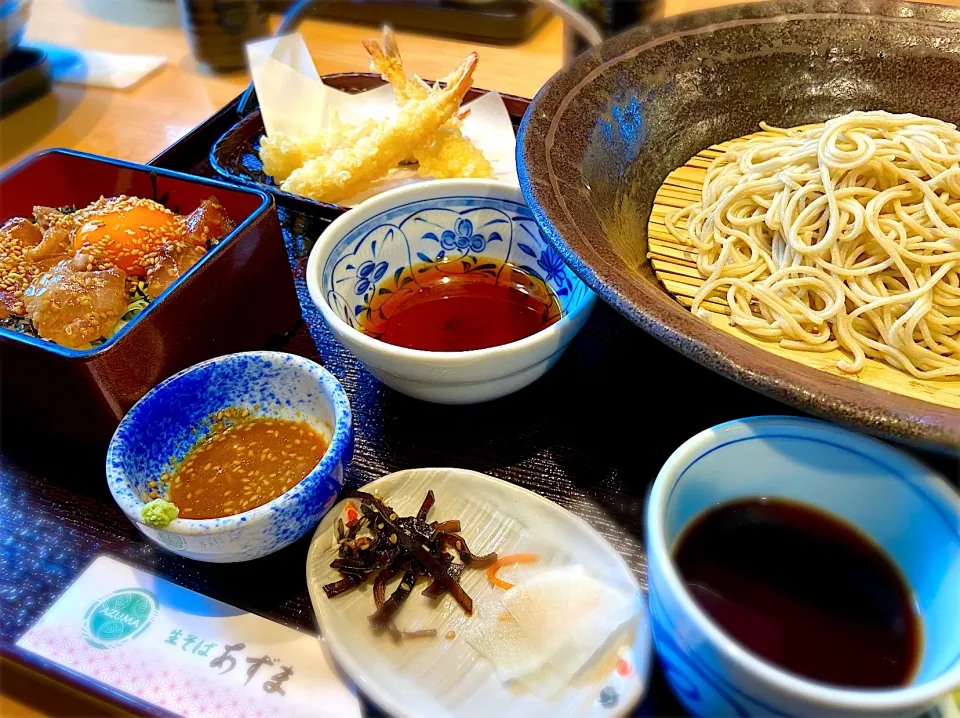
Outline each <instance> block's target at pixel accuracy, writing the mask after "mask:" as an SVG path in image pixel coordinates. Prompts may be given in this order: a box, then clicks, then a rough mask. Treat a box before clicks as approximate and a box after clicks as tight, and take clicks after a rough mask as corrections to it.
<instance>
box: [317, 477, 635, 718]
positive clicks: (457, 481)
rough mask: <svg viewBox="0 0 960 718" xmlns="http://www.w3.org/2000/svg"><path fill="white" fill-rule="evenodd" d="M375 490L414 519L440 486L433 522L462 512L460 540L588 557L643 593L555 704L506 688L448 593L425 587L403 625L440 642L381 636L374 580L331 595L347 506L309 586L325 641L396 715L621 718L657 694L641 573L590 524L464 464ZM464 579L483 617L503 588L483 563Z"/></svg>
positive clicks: (327, 527)
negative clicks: (437, 594)
mask: <svg viewBox="0 0 960 718" xmlns="http://www.w3.org/2000/svg"><path fill="white" fill-rule="evenodd" d="M375 489H376V490H377V491H379V492H380V495H381V496H382V497H383V498H384V500H385V501H386V502H387V503H388V504H389V505H390V506H392V507H393V508H394V509H395V510H396V511H397V512H398V513H399V514H400V515H401V516H410V515H413V514H415V513H416V512H417V509H418V508H419V507H420V504H421V502H422V501H423V497H424V496H425V495H426V493H427V490H428V489H432V490H433V492H434V495H435V496H436V504H435V505H434V507H433V509H432V510H431V512H430V514H429V520H431V521H433V520H439V521H443V520H449V519H459V521H460V523H461V527H462V530H461V531H460V535H461V536H463V538H464V539H466V541H467V545H468V546H469V547H470V550H471V551H472V552H474V553H475V554H478V555H482V554H485V553H487V552H489V551H496V552H497V553H498V554H500V555H501V556H503V555H507V554H513V553H536V554H539V555H540V562H539V564H538V565H539V566H544V567H549V566H563V565H571V564H581V565H582V566H583V567H584V570H585V571H586V572H587V573H588V574H590V575H591V576H593V577H594V578H596V579H597V580H600V581H603V582H604V583H607V584H609V585H611V586H613V587H615V588H618V589H620V590H622V591H624V592H628V593H634V594H635V595H637V599H638V605H640V607H641V610H640V612H639V614H638V616H637V617H636V618H635V619H634V620H633V625H632V626H628V629H627V630H624V631H621V632H619V633H617V634H616V636H615V638H614V640H613V641H611V642H609V645H608V646H606V647H605V648H604V649H602V651H603V655H601V656H599V657H597V658H595V660H593V661H591V667H590V668H588V669H587V670H585V671H584V672H583V674H582V675H580V676H577V677H576V678H575V679H574V681H572V682H571V685H570V687H568V688H567V689H566V690H565V691H564V692H562V693H561V694H559V695H558V696H557V697H556V698H555V699H553V700H550V701H546V700H543V699H541V698H539V697H537V696H535V695H533V694H532V693H529V692H526V691H524V690H522V689H520V688H518V687H516V686H513V685H512V684H504V683H502V682H501V681H500V680H499V679H498V678H497V675H496V672H495V671H494V669H493V666H492V665H491V664H490V663H489V662H488V661H487V660H486V659H484V658H483V657H482V656H481V655H480V654H478V653H476V652H475V651H474V650H473V649H472V648H471V647H470V646H469V645H468V644H467V642H466V641H465V640H464V638H463V635H464V633H465V630H466V629H467V627H468V622H469V621H470V620H471V619H470V617H468V616H466V615H465V614H464V612H463V610H462V609H461V608H460V607H459V606H458V605H457V604H456V602H455V601H454V600H453V598H451V597H450V596H449V595H446V596H444V597H443V599H441V600H440V601H439V602H433V601H430V600H429V599H427V598H424V597H423V596H421V595H420V592H421V591H422V590H423V588H425V587H426V585H427V584H426V583H419V584H418V585H417V589H415V590H414V592H413V594H412V595H411V596H410V598H409V599H408V600H407V602H406V603H405V604H404V605H403V607H402V608H401V609H400V611H399V613H398V614H397V620H396V624H397V627H398V628H400V630H404V631H412V630H418V629H422V628H435V629H437V638H420V639H405V640H403V641H402V642H400V643H394V642H393V641H392V640H391V639H390V637H389V636H388V635H387V634H386V633H374V632H373V631H372V630H371V629H370V627H369V624H368V623H367V616H369V615H370V614H371V613H373V612H374V610H375V609H374V602H373V596H372V588H371V584H372V581H368V582H367V583H366V584H364V585H363V586H362V587H360V588H358V589H354V590H352V591H350V592H348V593H346V594H344V595H341V596H338V597H337V598H334V599H328V598H327V597H326V595H325V594H324V592H323V588H322V587H323V585H324V584H326V583H330V582H332V581H335V580H337V579H339V578H340V575H339V574H338V573H337V572H336V571H334V570H333V569H331V568H330V562H331V561H332V560H333V559H334V558H335V557H336V550H335V549H334V548H333V531H334V527H335V524H336V520H337V517H339V516H340V514H341V511H342V507H340V506H339V505H338V506H337V507H334V509H333V510H331V511H330V512H328V513H327V515H326V516H325V517H324V519H323V521H321V523H320V526H319V527H318V528H317V532H316V534H314V537H313V541H312V543H311V545H310V553H309V555H308V556H307V586H308V588H309V590H310V599H311V601H312V602H313V610H314V612H315V613H316V616H317V622H318V624H319V627H320V633H321V636H322V637H323V640H325V641H326V643H327V646H328V647H329V648H330V651H331V653H332V654H333V656H334V658H335V659H336V661H337V662H338V663H339V665H340V666H341V667H342V668H343V670H344V671H345V672H346V673H347V675H349V676H350V678H351V679H353V681H354V682H356V684H357V686H358V687H359V688H360V690H361V691H363V693H365V694H366V695H367V696H368V697H369V698H370V699H371V700H373V701H374V702H375V703H377V704H378V705H379V706H380V707H381V708H383V709H384V710H386V711H388V712H389V713H391V714H393V715H395V716H411V717H416V718H420V717H421V716H431V718H444V717H450V718H452V717H453V716H457V718H474V717H476V718H491V716H492V717H495V718H533V717H534V716H544V718H547V717H549V718H556V717H559V716H591V717H595V718H613V717H614V716H621V715H624V714H626V713H627V712H628V711H629V710H630V709H632V708H633V707H634V706H635V705H636V704H637V702H638V701H639V700H640V698H641V697H642V695H643V693H644V691H645V690H646V686H647V679H648V675H649V670H650V660H651V659H650V651H651V638H650V622H649V618H648V616H647V612H646V604H645V603H644V602H643V600H642V598H641V597H640V586H639V585H638V583H637V579H636V577H634V575H633V572H632V571H631V570H630V568H629V567H628V566H627V564H626V563H625V562H624V561H623V559H622V558H621V557H620V555H619V554H618V553H617V552H616V551H615V550H614V549H613V548H612V547H611V546H610V544H608V543H607V542H606V540H604V539H603V538H602V537H601V536H600V534H598V533H597V532H596V531H594V530H593V529H592V528H591V527H590V526H589V525H588V524H587V523H586V522H585V521H583V520H582V519H580V518H578V517H576V516H574V515H573V514H571V513H570V512H569V511H566V510H565V509H562V508H561V507H559V506H557V505H556V504H554V503H552V502H550V501H548V500H547V499H544V498H542V497H541V496H538V495H537V494H535V493H533V492H531V491H527V490H526V489H522V488H520V487H519V486H514V485H513V484H511V483H508V482H506V481H501V480H500V479H495V478H493V477H490V476H487V475H485V474H480V473H477V472H475V471H467V470H464V469H410V470H407V471H398V472H397V473H394V474H389V475H388V476H384V477H383V478H381V479H378V480H376V481H373V482H371V483H369V484H367V485H366V486H364V487H363V490H364V491H367V492H368V493H373V491H374V490H375ZM522 570H524V568H523V567H516V568H504V569H503V571H502V573H503V576H504V578H506V579H507V580H509V579H510V577H511V576H514V577H516V576H519V572H520V571H522ZM511 571H512V572H513V573H510V572H511ZM461 584H462V585H463V587H464V589H465V590H466V591H467V593H468V594H470V596H471V597H472V598H473V601H474V615H475V616H476V615H477V613H478V610H479V611H482V610H483V606H484V604H485V603H487V602H488V601H489V600H490V599H491V598H492V597H493V596H494V594H495V593H501V591H500V589H497V588H494V587H493V586H491V585H490V583H489V582H488V581H487V578H486V572H485V571H483V570H471V569H467V570H466V571H464V573H463V576H462V577H461ZM392 588H393V585H391V586H390V587H388V593H389V592H390V590H392ZM449 631H453V632H454V634H455V637H454V638H453V639H447V638H446V635H447V633H448V632H449ZM601 695H602V698H601Z"/></svg>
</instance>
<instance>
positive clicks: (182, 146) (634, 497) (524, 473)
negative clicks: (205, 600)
mask: <svg viewBox="0 0 960 718" xmlns="http://www.w3.org/2000/svg"><path fill="white" fill-rule="evenodd" d="M236 105H237V102H236V101H234V102H232V103H231V104H230V105H228V106H227V107H225V108H224V109H223V110H221V111H220V112H218V113H217V114H216V115H214V116H213V117H211V118H210V119H209V120H207V121H206V122H204V123H203V124H202V125H200V126H199V127H197V128H196V129H195V130H194V131H192V132H191V133H190V134H188V135H187V136H186V137H184V138H183V139H182V140H180V141H179V142H178V143H176V144H175V145H174V146H172V147H170V148H169V149H168V150H166V151H165V152H163V153H162V154H160V155H159V156H158V157H156V158H155V159H154V160H153V162H152V164H155V165H157V166H161V167H167V168H171V169H176V170H180V171H184V172H190V173H193V174H197V175H202V176H206V177H214V176H216V173H215V172H214V171H213V169H212V168H211V167H210V163H209V159H208V157H209V154H210V149H211V148H212V146H213V144H214V143H215V142H216V141H217V139H218V138H220V137H221V136H222V135H223V134H224V133H225V132H226V131H227V130H228V129H229V128H231V127H232V126H233V125H234V124H236V122H237V119H238V117H237V114H236ZM278 205H279V207H278V209H279V213H280V219H281V223H282V225H283V233H284V240H285V242H286V247H287V252H288V256H289V259H290V264H291V268H292V271H293V275H294V279H295V283H296V286H297V291H298V294H299V297H300V302H301V306H302V308H303V317H304V321H303V323H302V324H301V326H300V327H299V329H298V330H297V331H296V332H295V333H294V334H293V336H291V337H290V338H289V339H288V340H287V341H286V342H285V343H283V344H282V345H281V346H280V347H278V346H274V347H271V348H282V349H283V350H285V351H290V352H293V353H296V354H302V355H303V356H306V357H309V358H311V359H314V360H316V361H319V362H320V363H322V364H323V365H324V366H325V367H326V368H327V369H329V370H330V371H331V372H332V373H333V374H334V375H335V376H336V377H337V378H338V379H339V380H340V382H341V383H342V384H343V386H344V388H345V389H346V390H347V393H348V394H349V396H350V401H351V403H352V405H353V411H354V422H355V431H356V451H355V454H354V459H353V462H352V464H351V465H350V466H349V467H348V469H347V474H346V478H347V485H348V487H349V488H355V487H359V486H362V485H363V484H364V483H366V482H368V481H370V480H372V479H375V478H378V477H380V476H382V475H384V474H386V473H389V472H392V471H397V470H400V469H406V468H412V467H426V466H458V467H463V468H467V469H474V470H477V471H482V472H485V473H488V474H491V475H493V476H496V477H498V478H501V479H505V480H507V481H511V482H513V483H516V484H519V485H521V486H524V487H526V488H528V489H531V490H533V491H535V492H537V493H539V494H541V495H543V496H545V497H547V498H549V499H551V500H553V501H555V502H557V503H558V504H560V505H561V506H564V507H565V508H567V509H569V510H571V511H573V512H574V513H576V514H578V515H580V516H582V517H583V518H584V519H586V520H587V521H588V522H589V523H591V524H592V525H593V526H594V527H595V528H596V529H597V530H598V531H600V533H601V534H603V535H604V536H606V537H607V538H608V539H609V540H610V542H611V543H612V544H613V545H614V546H615V547H616V548H617V549H618V550H619V551H620V552H621V553H622V554H623V556H624V558H625V559H626V561H627V563H628V564H629V565H630V566H631V567H632V569H633V570H634V571H635V572H636V574H637V577H638V579H639V580H640V583H641V585H643V586H644V587H646V558H645V555H644V551H643V507H644V501H645V497H646V494H647V491H648V488H649V486H650V484H651V482H652V481H653V480H654V478H655V477H656V475H657V472H658V470H659V469H660V466H661V465H662V464H663V462H664V461H665V460H666V459H667V457H668V456H669V455H670V453H671V452H672V451H673V450H674V449H675V448H676V447H677V446H678V445H679V444H680V443H682V442H683V441H684V440H686V439H687V438H689V437H690V436H692V435H693V434H695V433H697V432H699V431H701V430H703V429H705V428H707V427H709V426H712V425H714V424H717V423H719V422H722V421H727V420H731V419H736V418H740V417H744V416H751V415H756V414H784V413H793V412H791V411H790V410H789V409H788V408H786V407H785V406H784V405H782V404H780V403H778V402H776V401H774V400H772V399H768V398H765V397H763V396H761V395H759V394H757V393H755V392H754V391H752V390H749V389H745V388H742V387H740V386H738V385H737V384H735V383H733V382H731V381H728V380H726V379H723V378H721V377H719V376H718V375H716V374H714V373H713V372H711V371H710V370H709V369H706V368H704V367H701V366H699V365H697V364H695V363H694V362H692V361H690V360H688V359H686V358H684V357H683V356H681V355H680V354H677V353H675V352H674V351H672V350H671V349H669V348H668V347H667V346H665V345H664V344H662V343H660V342H659V341H657V340H656V339H654V338H653V337H651V336H648V335H647V334H645V333H643V332H641V331H640V330H638V329H637V328H636V327H634V326H633V325H632V324H631V323H630V322H629V321H628V320H627V319H625V318H623V317H621V316H619V315H618V314H617V313H616V312H614V311H613V310H611V309H610V308H609V307H607V306H605V305H598V306H597V308H596V309H595V311H594V314H593V316H592V317H591V318H590V320H589V321H588V323H587V325H586V326H585V327H584V329H583V331H582V332H581V333H580V334H579V335H578V336H577V337H576V339H574V341H573V343H572V344H571V345H570V348H569V349H568V351H567V353H566V354H565V355H564V356H563V358H562V359H561V360H560V361H559V362H558V363H557V365H556V367H554V369H553V370H551V371H550V372H549V373H548V374H547V375H546V376H544V377H543V378H542V379H540V380H539V381H537V382H536V383H535V384H533V385H532V386H530V387H528V388H527V389H524V390H523V391H520V392H518V393H516V394H514V395H512V396H509V397H506V398H504V399H500V400H497V401H494V402H490V403H487V404H481V405H477V406H439V405H433V404H426V403H423V402H419V401H416V400H413V399H409V398H407V397H404V396H401V395H399V394H397V393H396V392H394V391H392V390H390V389H387V388H386V387H384V386H383V385H381V384H380V383H379V382H378V381H377V380H376V379H374V378H373V377H372V376H371V375H370V374H369V373H367V371H366V370H365V369H363V367H362V366H361V365H360V364H359V362H358V361H357V360H356V359H355V358H354V357H353V356H351V355H350V354H349V353H348V352H347V351H346V350H345V349H344V348H343V347H342V346H341V345H340V344H339V343H337V341H336V340H335V339H334V338H333V336H332V335H331V333H330V331H329V330H328V329H327V327H326V326H325V325H324V324H323V322H322V320H321V318H320V316H319V314H318V312H317V311H316V310H315V309H314V308H313V306H312V305H311V303H310V299H309V296H308V295H307V289H306V284H305V279H304V271H305V267H306V261H307V256H308V255H309V252H310V248H311V247H312V245H313V242H314V240H315V239H316V238H317V237H318V236H319V235H320V233H321V232H322V231H323V230H324V228H325V227H326V226H327V225H328V224H329V223H330V222H331V221H332V220H333V219H334V218H335V215H336V213H335V212H332V211H318V210H316V209H314V208H311V207H309V206H307V205H306V203H303V202H297V201H291V202H287V201H285V200H284V199H283V198H280V199H279V200H278ZM250 291H254V292H257V291H259V292H268V291H270V288H269V287H251V288H250ZM252 348H255V347H251V349H252ZM654 367H655V368H656V377H657V378H656V380H655V381H652V380H651V379H650V377H651V376H652V369H653V368H654ZM3 379H4V380H7V381H10V380H12V379H13V378H12V377H3ZM660 387H683V391H685V392H687V393H686V394H685V395H682V396H681V395H678V394H677V393H676V390H671V392H672V393H671V394H670V395H669V396H668V397H665V396H664V395H663V391H662V390H661V389H660ZM77 420H78V421H80V420H82V417H77ZM0 449H2V451H0V615H2V616H3V621H2V632H0V652H2V655H3V656H4V657H7V658H9V659H11V660H13V661H15V662H17V663H19V664H25V665H26V666H28V667H30V668H32V669H36V670H39V671H41V672H44V673H48V674H50V675H52V676H53V677H54V678H56V679H57V680H59V681H63V682H66V683H72V684H74V685H76V686H77V687H79V688H80V689H81V690H85V691H88V692H89V691H97V690H98V689H97V688H96V686H94V685H93V684H91V683H89V682H86V681H77V680H75V679H74V678H73V677H71V676H70V675H68V674H66V673H65V672H63V671H60V670H59V669H57V668H56V667H55V666H54V665H52V664H49V663H46V662H43V661H38V660H37V659H36V658H35V657H32V656H30V655H29V654H27V653H23V652H20V651H19V650H17V649H16V648H15V647H14V646H13V643H14V641H16V639H17V638H18V637H19V636H20V635H21V634H22V633H23V632H24V631H25V630H26V629H27V628H28V627H29V626H30V625H31V624H32V623H33V622H34V621H36V620H37V618H39V616H40V615H41V614H42V613H43V611H44V610H45V609H46V608H47V607H48V606H49V605H50V604H51V603H53V601H54V600H55V599H56V597H57V596H58V595H59V594H60V593H61V592H62V591H63V590H64V589H65V588H66V587H67V586H68V585H69V584H70V583H71V582H72V581H73V579H74V578H76V576H77V575H79V573H80V572H81V571H82V570H83V569H84V568H85V567H86V566H87V564H89V563H90V561H91V560H92V559H93V558H94V556H96V555H98V554H100V553H108V554H111V555H114V556H116V557H118V558H120V559H121V560H124V561H126V562H128V563H132V564H135V565H137V566H139V567H141V568H143V569H145V570H147V571H151V572H153V573H155V574H157V575H160V576H163V577H164V578H167V579H169V580H171V581H173V582H175V583H178V584H180V585H182V586H185V587H187V588H189V589H193V590H196V591H199V592H202V593H204V594H206V595H208V596H211V597H213V598H216V599H219V600H221V601H225V602H226V603H229V604H233V605H235V606H238V607H240V608H243V609H246V610H249V611H251V612H254V613H257V614H260V615H263V616H266V617H268V618H271V619H273V620H276V621H279V622H281V623H284V624H286V625H289V626H292V627H294V628H297V629H300V630H304V631H310V632H313V631H315V625H314V619H313V613H312V610H311V608H310V600H309V597H308V595H307V587H306V579H305V568H304V567H305V561H306V555H307V547H308V543H309V537H305V538H304V539H303V540H301V541H299V542H297V543H296V544H294V545H292V546H290V547H288V548H286V549H284V550H282V551H280V552H278V553H276V554H274V555H272V556H268V557H265V558H263V559H259V560H257V561H254V562H249V563H244V564H232V565H229V564H205V563H199V562H195V561H190V560H187V559H183V558H180V557H178V556H174V555H172V554H169V553H166V552H165V551H163V550H161V549H159V548H156V547H154V546H153V545H152V544H150V543H148V542H147V541H146V540H145V539H144V538H143V537H142V536H141V535H140V534H139V532H137V530H136V529H135V528H134V527H133V526H132V525H131V524H130V523H129V522H128V521H127V519H126V518H125V516H124V515H123V514H122V513H121V511H120V509H119V508H117V506H116V505H115V504H114V502H113V500H112V499H111V497H110V493H109V491H108V490H107V486H106V481H105V478H104V468H103V467H104V456H103V453H102V452H101V451H95V452H94V451H84V450H78V449H70V450H69V451H68V450H61V449H60V447H57V446H51V445H50V443H49V442H48V441H46V440H45V439H44V437H42V436H37V437H35V438H34V439H32V440H27V441H25V442H19V443H17V444H14V445H11V443H10V442H2V437H0ZM913 453H915V454H916V455H917V456H919V458H920V459H921V460H924V461H926V462H928V463H929V464H931V465H932V466H934V467H935V468H937V469H939V470H940V471H941V472H943V473H944V474H945V475H946V476H948V477H949V478H950V479H951V480H953V481H957V477H958V473H960V461H958V460H957V459H955V458H948V457H944V456H942V455H932V454H920V453H917V452H916V451H914V452H913ZM656 670H657V671H659V669H656ZM98 697H100V698H103V699H106V700H108V701H111V702H113V703H114V704H117V705H120V706H122V707H125V708H126V709H127V710H133V711H135V712H137V713H152V714H156V713H160V711H158V710H156V709H152V708H150V707H149V706H145V705H143V704H140V703H138V702H136V701H134V700H132V699H127V698H124V697H123V696H121V695H118V694H115V693H111V692H109V691H105V690H102V691H99V693H98ZM367 708H368V710H369V712H370V713H371V714H376V709H375V708H374V707H372V706H369V705H368V706H367ZM682 713H683V710H682V708H681V707H680V706H679V704H678V703H677V702H676V701H675V699H674V698H673V696H672V695H671V694H670V691H669V689H668V688H666V684H665V683H664V681H663V680H662V677H661V676H660V675H659V673H658V672H655V674H654V676H653V679H652V684H651V687H650V690H649V692H648V695H647V698H646V700H645V701H644V702H643V703H642V704H641V706H640V707H639V708H638V710H637V713H636V714H637V715H680V714H682Z"/></svg>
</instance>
